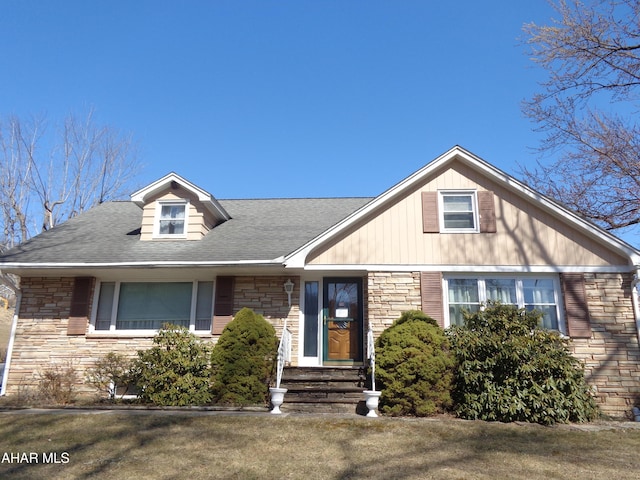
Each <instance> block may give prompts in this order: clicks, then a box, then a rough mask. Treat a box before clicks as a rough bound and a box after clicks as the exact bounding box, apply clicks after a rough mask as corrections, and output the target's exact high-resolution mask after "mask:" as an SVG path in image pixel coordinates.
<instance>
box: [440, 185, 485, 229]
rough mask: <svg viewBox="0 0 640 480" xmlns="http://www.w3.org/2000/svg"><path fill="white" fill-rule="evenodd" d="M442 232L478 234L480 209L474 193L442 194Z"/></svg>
mask: <svg viewBox="0 0 640 480" xmlns="http://www.w3.org/2000/svg"><path fill="white" fill-rule="evenodd" d="M439 211H440V212H441V213H440V215H441V216H440V226H441V228H440V231H441V232H477V231H478V226H479V224H478V208H477V201H476V194H475V192H473V191H459V192H440V209H439Z"/></svg>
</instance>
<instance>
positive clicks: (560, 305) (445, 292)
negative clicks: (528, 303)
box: [442, 273, 568, 336]
mask: <svg viewBox="0 0 640 480" xmlns="http://www.w3.org/2000/svg"><path fill="white" fill-rule="evenodd" d="M457 279H468V280H477V281H478V300H479V304H480V308H481V309H482V308H483V305H484V304H486V302H487V290H486V283H485V280H492V279H505V280H506V279H509V280H515V281H516V285H515V287H516V302H517V307H518V308H524V307H525V301H524V288H523V284H522V281H523V280H551V281H552V282H553V297H554V300H555V307H556V318H557V319H558V328H557V330H556V329H554V330H556V331H558V332H560V333H561V334H562V335H564V336H566V335H568V334H567V322H566V320H565V315H564V297H563V295H562V288H561V285H560V278H559V277H558V275H554V274H537V275H523V274H517V275H512V274H506V273H505V274H480V275H472V274H444V275H443V277H442V297H443V313H444V327H445V328H449V327H451V318H450V313H449V280H457Z"/></svg>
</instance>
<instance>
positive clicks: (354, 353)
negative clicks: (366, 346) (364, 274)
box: [323, 278, 362, 365]
mask: <svg viewBox="0 0 640 480" xmlns="http://www.w3.org/2000/svg"><path fill="white" fill-rule="evenodd" d="M323 324H324V349H323V350H324V364H325V365H332V364H334V365H341V364H353V363H356V362H361V361H362V279H360V278H326V279H325V281H324V304H323Z"/></svg>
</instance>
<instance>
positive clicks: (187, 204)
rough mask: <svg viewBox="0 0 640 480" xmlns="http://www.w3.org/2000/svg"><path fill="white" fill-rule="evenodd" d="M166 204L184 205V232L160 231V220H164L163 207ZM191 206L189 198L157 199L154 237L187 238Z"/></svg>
mask: <svg viewBox="0 0 640 480" xmlns="http://www.w3.org/2000/svg"><path fill="white" fill-rule="evenodd" d="M164 206H182V207H184V230H183V232H182V233H160V221H161V220H162V207H164ZM189 207H190V202H189V200H188V199H166V200H157V201H156V209H155V216H154V220H153V237H154V238H180V239H182V238H187V234H188V231H189V228H188V227H189Z"/></svg>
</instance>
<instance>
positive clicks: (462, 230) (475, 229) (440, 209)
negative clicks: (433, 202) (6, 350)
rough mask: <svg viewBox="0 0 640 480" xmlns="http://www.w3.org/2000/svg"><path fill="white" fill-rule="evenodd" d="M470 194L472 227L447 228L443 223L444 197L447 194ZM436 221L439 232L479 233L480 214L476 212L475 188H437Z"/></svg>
mask: <svg viewBox="0 0 640 480" xmlns="http://www.w3.org/2000/svg"><path fill="white" fill-rule="evenodd" d="M455 195H458V196H462V195H465V196H470V197H471V213H472V214H473V228H447V226H446V224H445V219H444V216H445V208H444V198H445V197H449V196H455ZM438 222H439V225H440V233H480V214H479V212H478V192H477V190H438Z"/></svg>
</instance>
